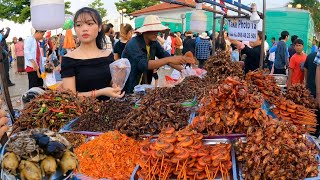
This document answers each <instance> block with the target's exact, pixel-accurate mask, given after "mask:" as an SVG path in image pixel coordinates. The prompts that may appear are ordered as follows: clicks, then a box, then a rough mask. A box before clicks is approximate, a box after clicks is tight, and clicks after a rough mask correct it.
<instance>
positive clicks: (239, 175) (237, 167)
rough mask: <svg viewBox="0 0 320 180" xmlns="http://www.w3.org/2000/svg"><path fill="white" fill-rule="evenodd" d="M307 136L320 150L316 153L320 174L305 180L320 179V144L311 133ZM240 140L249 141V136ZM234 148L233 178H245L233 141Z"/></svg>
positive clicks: (239, 179)
mask: <svg viewBox="0 0 320 180" xmlns="http://www.w3.org/2000/svg"><path fill="white" fill-rule="evenodd" d="M305 137H306V138H307V139H308V140H309V141H310V142H311V143H313V144H315V148H316V150H317V151H318V154H317V155H316V157H315V158H316V159H317V160H318V162H319V163H318V170H319V174H318V176H317V177H312V178H306V179H304V180H319V179H320V156H319V154H320V146H319V144H318V143H317V142H316V140H315V139H314V138H313V137H312V136H310V135H305ZM238 140H241V141H242V142H243V143H247V138H246V137H242V138H239V139H238ZM233 150H234V153H233V155H234V156H233V157H232V159H233V161H232V163H234V164H232V165H233V166H234V167H232V170H233V171H234V172H233V175H235V176H233V179H234V180H244V179H243V177H242V171H241V165H240V163H239V162H238V161H237V158H236V153H235V142H233Z"/></svg>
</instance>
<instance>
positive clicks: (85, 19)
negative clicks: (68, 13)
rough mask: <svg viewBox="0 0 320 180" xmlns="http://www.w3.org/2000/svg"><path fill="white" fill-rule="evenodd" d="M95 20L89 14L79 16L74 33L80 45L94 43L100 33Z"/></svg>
mask: <svg viewBox="0 0 320 180" xmlns="http://www.w3.org/2000/svg"><path fill="white" fill-rule="evenodd" d="M95 22H97V21H96V20H94V19H93V17H91V15H90V14H87V13H86V14H81V15H79V17H78V18H77V20H76V22H75V31H76V34H77V36H78V38H79V40H80V42H81V43H91V42H95V41H96V38H97V36H98V33H99V32H100V31H101V26H100V27H99V26H98V24H97V23H95Z"/></svg>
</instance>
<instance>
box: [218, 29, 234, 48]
mask: <svg viewBox="0 0 320 180" xmlns="http://www.w3.org/2000/svg"><path fill="white" fill-rule="evenodd" d="M224 37H225V35H224V34H222V36H220V32H218V37H217V38H216V40H215V48H216V50H221V51H226V50H228V49H227V42H226V40H225V39H224ZM229 41H230V43H232V42H231V40H229Z"/></svg>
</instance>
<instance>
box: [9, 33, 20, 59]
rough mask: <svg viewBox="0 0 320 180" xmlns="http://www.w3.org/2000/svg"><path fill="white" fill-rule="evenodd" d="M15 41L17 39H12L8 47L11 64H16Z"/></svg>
mask: <svg viewBox="0 0 320 180" xmlns="http://www.w3.org/2000/svg"><path fill="white" fill-rule="evenodd" d="M17 41H18V39H17V37H13V38H12V43H11V45H10V52H11V57H12V61H13V62H16V60H17V55H16V50H15V44H16V43H17ZM10 64H11V63H10Z"/></svg>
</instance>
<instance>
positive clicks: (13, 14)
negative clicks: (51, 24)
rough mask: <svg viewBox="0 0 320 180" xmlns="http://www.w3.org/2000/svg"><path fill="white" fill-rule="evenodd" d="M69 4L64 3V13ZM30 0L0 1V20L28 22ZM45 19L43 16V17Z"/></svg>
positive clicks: (67, 10) (67, 12) (67, 9)
mask: <svg viewBox="0 0 320 180" xmlns="http://www.w3.org/2000/svg"><path fill="white" fill-rule="evenodd" d="M70 7H71V2H69V1H67V2H65V13H66V14H72V12H70V11H69V9H70ZM30 15H31V14H30V0H14V1H12V0H2V1H1V3H0V19H7V20H10V21H13V22H15V23H24V22H25V21H26V20H27V21H30V20H31V18H30ZM44 17H45V16H44Z"/></svg>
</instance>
